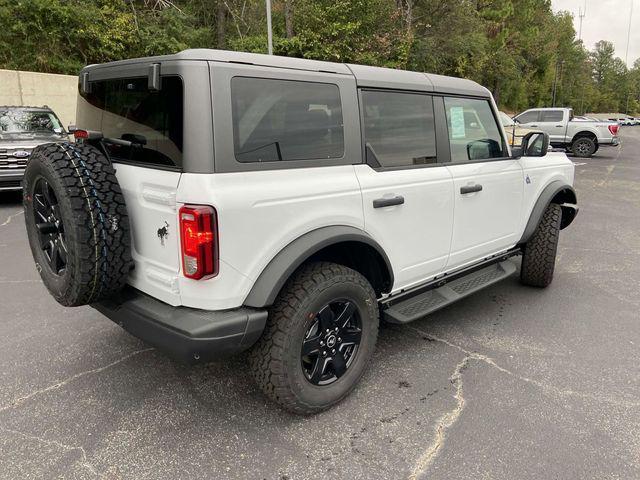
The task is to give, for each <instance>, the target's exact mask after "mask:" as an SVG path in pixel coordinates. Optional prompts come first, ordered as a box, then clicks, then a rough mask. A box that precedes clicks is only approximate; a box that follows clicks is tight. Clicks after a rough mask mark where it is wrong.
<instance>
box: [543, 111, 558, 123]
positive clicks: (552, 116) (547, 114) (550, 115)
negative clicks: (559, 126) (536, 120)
mask: <svg viewBox="0 0 640 480" xmlns="http://www.w3.org/2000/svg"><path fill="white" fill-rule="evenodd" d="M563 117H564V114H563V113H562V110H542V112H541V115H540V121H541V122H561V121H562V119H563Z"/></svg>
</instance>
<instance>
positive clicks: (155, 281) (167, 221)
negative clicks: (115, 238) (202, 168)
mask: <svg viewBox="0 0 640 480" xmlns="http://www.w3.org/2000/svg"><path fill="white" fill-rule="evenodd" d="M114 167H115V168H116V176H117V178H118V182H119V183H120V187H121V188H122V192H123V194H124V197H125V200H126V202H127V211H128V213H129V221H130V223H131V236H132V249H131V256H132V257H133V260H134V262H135V268H134V270H133V271H132V272H131V275H130V278H129V283H130V284H131V285H133V286H134V287H136V288H137V289H139V290H142V291H143V292H145V293H148V294H149V295H152V296H154V297H156V298H159V299H161V300H162V301H163V302H166V303H169V304H170V305H179V304H180V292H179V289H178V274H179V272H180V239H179V234H178V227H177V213H176V211H177V209H176V191H177V189H178V182H179V181H180V175H181V174H180V173H179V172H174V171H167V170H157V169H154V168H142V167H139V166H133V165H126V164H120V163H115V164H114Z"/></svg>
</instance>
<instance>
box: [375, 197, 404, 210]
mask: <svg viewBox="0 0 640 480" xmlns="http://www.w3.org/2000/svg"><path fill="white" fill-rule="evenodd" d="M403 203H404V197H403V196H402V195H396V196H395V197H389V198H384V197H383V198H376V199H375V200H374V201H373V208H383V207H391V206H393V205H402V204H403Z"/></svg>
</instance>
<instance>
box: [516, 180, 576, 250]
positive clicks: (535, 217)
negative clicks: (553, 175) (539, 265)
mask: <svg viewBox="0 0 640 480" xmlns="http://www.w3.org/2000/svg"><path fill="white" fill-rule="evenodd" d="M551 203H556V204H558V205H560V207H561V208H562V220H561V222H560V229H564V228H566V227H568V226H569V225H570V224H571V222H573V219H574V218H575V217H576V215H577V214H578V207H577V206H576V205H577V203H578V197H577V196H576V191H575V190H574V189H573V187H572V186H571V185H568V184H566V183H564V182H563V181H562V180H554V181H553V182H551V183H550V184H549V185H547V186H546V187H545V188H544V189H543V190H542V193H540V195H539V196H538V200H537V201H536V203H535V205H534V207H533V210H532V211H531V215H529V220H528V221H527V225H526V227H525V229H524V233H523V234H522V237H521V238H520V241H519V242H518V245H522V244H524V243H526V242H527V240H529V238H531V235H533V232H535V230H536V228H538V225H539V224H540V221H541V220H542V215H543V214H544V211H545V210H546V209H547V207H548V206H549V204H551Z"/></svg>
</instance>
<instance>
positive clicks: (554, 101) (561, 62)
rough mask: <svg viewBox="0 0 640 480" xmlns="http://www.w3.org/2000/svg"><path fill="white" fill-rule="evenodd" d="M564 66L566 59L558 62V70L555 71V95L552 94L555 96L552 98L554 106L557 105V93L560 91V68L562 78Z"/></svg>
mask: <svg viewBox="0 0 640 480" xmlns="http://www.w3.org/2000/svg"><path fill="white" fill-rule="evenodd" d="M558 67H559V68H558ZM563 67H564V60H562V61H560V62H556V72H555V77H554V79H553V96H552V97H553V98H552V100H551V106H552V107H555V106H556V93H557V91H558V70H559V71H560V79H562V70H563Z"/></svg>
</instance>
